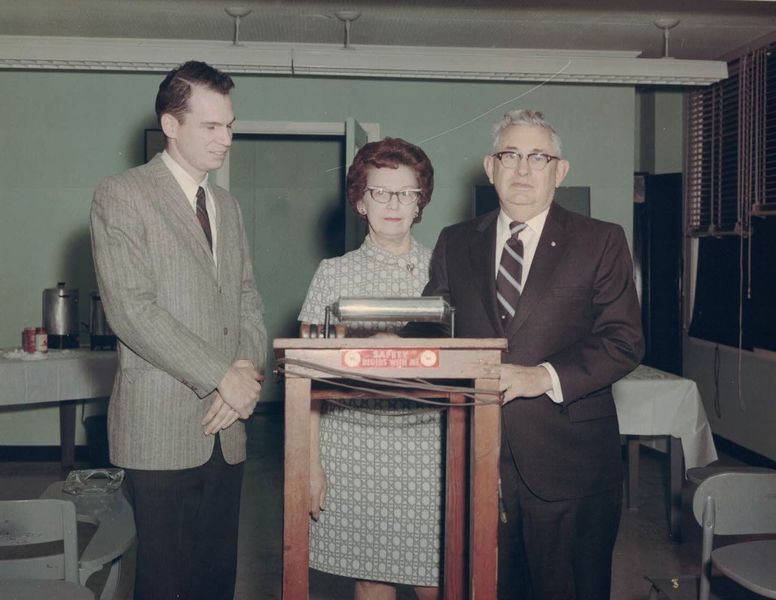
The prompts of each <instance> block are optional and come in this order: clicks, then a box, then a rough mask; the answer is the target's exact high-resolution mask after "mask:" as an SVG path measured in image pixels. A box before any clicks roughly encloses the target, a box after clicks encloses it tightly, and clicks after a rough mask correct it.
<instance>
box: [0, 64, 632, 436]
mask: <svg viewBox="0 0 776 600" xmlns="http://www.w3.org/2000/svg"><path fill="white" fill-rule="evenodd" d="M160 80H161V75H160V74H158V73H154V74H128V73H69V72H53V73H52V72H40V71H31V72H24V71H5V72H0V90H2V92H1V93H0V131H2V142H1V143H2V145H1V146H0V147H1V148H2V156H0V159H1V160H0V206H2V208H3V209H4V210H3V211H2V213H0V214H2V216H0V281H1V282H2V285H1V286H0V308H1V309H2V310H1V311H0V347H10V346H18V345H19V337H20V332H21V329H22V327H24V326H25V325H33V324H37V323H39V322H40V318H41V317H40V311H41V307H40V303H41V292H42V290H43V289H44V288H47V287H51V286H53V285H55V284H56V282H57V281H62V280H66V281H67V282H68V283H70V284H71V285H73V286H75V287H78V288H79V289H80V291H81V297H82V307H81V310H82V313H81V316H82V320H84V321H86V320H87V317H88V308H89V307H88V294H89V292H90V291H91V290H92V289H94V287H95V280H94V274H93V270H92V264H91V255H90V250H89V239H88V214H89V205H90V202H91V197H92V190H93V189H94V186H95V184H96V183H97V182H98V181H99V180H100V179H101V178H103V177H105V176H106V175H109V174H112V173H116V172H119V171H122V170H124V169H126V168H128V167H130V166H133V165H135V164H139V163H140V162H142V158H143V129H144V128H146V127H154V126H155V117H154V114H153V99H154V95H155V93H156V88H157V86H158V84H159V82H160ZM235 80H236V83H237V87H236V89H235V91H234V94H233V97H234V104H235V111H236V114H237V116H238V118H239V119H242V120H247V121H258V120H261V121H267V120H279V121H280V120H282V121H325V122H335V121H343V120H344V119H345V118H347V117H350V116H353V117H356V118H357V119H358V120H360V121H362V122H375V123H379V124H380V131H381V134H382V135H384V136H385V135H390V136H400V137H404V138H406V139H408V140H409V141H412V142H415V143H419V144H421V145H422V146H423V148H424V149H425V150H426V151H427V152H428V154H429V156H430V158H431V160H432V162H433V164H434V167H435V171H436V187H435V192H434V197H433V200H432V203H431V205H430V206H429V208H428V209H426V211H425V212H424V218H423V222H422V223H421V224H419V225H418V226H417V228H416V235H417V237H418V238H419V240H420V241H422V242H424V243H426V244H428V245H433V243H434V241H435V239H436V236H437V234H438V232H439V230H440V229H441V227H443V226H444V225H446V224H449V223H452V222H454V221H458V220H461V219H464V218H467V217H468V216H470V214H471V205H472V196H473V186H474V185H475V184H477V183H484V182H485V178H484V176H483V174H482V156H483V154H484V153H485V152H487V151H489V149H490V143H491V142H490V133H489V132H490V127H491V125H492V123H493V122H494V121H496V120H498V119H499V118H500V116H501V114H502V113H503V112H504V111H505V110H507V109H509V108H519V107H531V108H539V109H541V110H543V111H544V112H545V115H546V117H547V118H548V120H550V121H551V122H552V123H553V124H554V125H555V127H556V128H557V129H558V131H559V132H560V134H561V136H562V138H563V141H564V154H565V156H566V157H567V158H569V160H570V161H571V172H570V174H569V176H568V178H567V180H566V182H565V185H570V186H590V188H591V213H592V215H593V216H594V217H597V218H602V219H606V220H609V221H614V222H617V223H619V224H621V225H622V226H623V227H624V228H625V230H626V232H627V234H628V237H629V239H630V234H631V222H632V206H631V198H632V187H633V183H632V179H633V177H632V174H633V170H634V159H633V155H634V128H635V127H636V120H635V104H636V103H635V98H634V89H633V88H632V87H627V86H621V87H618V86H586V85H545V86H542V87H539V88H538V89H535V90H533V91H530V92H529V90H531V89H532V88H533V87H534V86H533V85H529V84H513V83H508V84H507V83H482V82H476V83H475V82H441V81H439V82H433V81H388V80H378V81H373V80H366V79H363V80H357V79H334V78H326V79H324V78H318V79H316V78H293V77H259V76H238V77H235ZM527 92H528V93H527ZM523 94H526V95H525V97H522V98H520V99H519V100H516V101H514V102H512V103H509V104H507V105H504V106H503V107H501V108H498V109H495V110H493V111H492V112H490V113H488V114H487V115H485V116H484V117H483V118H481V119H478V120H475V121H474V122H472V123H470V124H467V125H464V126H462V127H459V126H460V125H462V124H463V123H466V122H468V121H470V120H472V119H474V118H475V117H478V116H479V115H483V114H484V113H486V112H488V111H490V110H491V109H492V108H493V107H495V106H498V105H501V104H503V103H505V102H508V101H509V100H510V99H513V98H517V97H518V96H521V95H523ZM443 132H447V133H444V134H443V135H439V134H442V133H443ZM434 136H438V137H435V139H433V140H431V141H428V142H424V140H426V139H429V138H432V137H434ZM300 168H303V167H300ZM276 283H277V282H259V287H260V288H261V287H262V286H267V285H274V284H276ZM301 300H302V299H301V298H300V302H301ZM41 412H42V413H43V414H45V415H46V416H45V417H44V416H36V417H35V418H34V419H33V417H32V415H36V414H37V415H40V413H41ZM42 419H46V426H45V427H44V426H43V425H42V421H41V420H42ZM12 420H13V426H11V421H12ZM39 432H41V433H39ZM52 432H53V434H52ZM79 436H80V433H79ZM43 438H45V439H43ZM79 439H80V438H79ZM0 440H1V441H0V443H3V444H25V443H38V444H43V443H49V444H55V443H57V435H56V412H54V411H53V410H52V409H45V410H44V411H29V412H16V411H14V412H8V411H2V412H0Z"/></svg>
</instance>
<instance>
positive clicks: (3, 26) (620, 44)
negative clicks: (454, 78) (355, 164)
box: [0, 0, 776, 60]
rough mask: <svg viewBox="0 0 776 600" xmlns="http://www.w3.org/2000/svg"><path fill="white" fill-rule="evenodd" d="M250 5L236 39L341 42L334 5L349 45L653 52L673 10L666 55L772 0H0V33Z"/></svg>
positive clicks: (772, 9)
mask: <svg viewBox="0 0 776 600" xmlns="http://www.w3.org/2000/svg"><path fill="white" fill-rule="evenodd" d="M233 6H240V7H245V8H250V9H252V12H251V14H249V15H248V16H246V17H244V18H242V20H241V23H240V40H241V41H246V42H292V43H301V42H309V43H322V44H342V43H343V40H344V24H343V23H342V22H341V21H340V20H338V19H337V18H336V17H335V13H336V12H337V11H339V10H356V11H359V12H360V13H361V16H360V17H359V18H358V19H357V20H356V21H354V22H353V24H352V28H351V37H350V40H351V44H352V45H354V46H363V45H373V44H378V45H400V46H452V47H478V48H557V49H564V50H572V49H583V50H635V51H639V52H641V55H642V56H643V57H645V58H656V57H660V56H661V55H662V52H663V34H662V32H661V30H659V29H658V28H657V27H656V26H655V25H654V21H655V20H656V19H659V18H675V19H678V20H679V24H678V25H677V26H676V27H675V28H674V29H672V30H671V32H670V55H671V56H673V57H674V58H686V59H709V60H715V59H720V58H728V57H729V56H730V55H731V54H734V53H736V52H737V51H739V50H740V49H742V48H746V47H747V46H757V45H761V43H762V42H763V41H772V40H773V39H774V38H776V1H774V0H587V1H581V0H580V1H573V0H543V1H540V2H536V1H528V0H481V1H476V0H468V1H466V0H419V1H415V2H394V1H390V0H336V1H332V0H317V1H311V2H306V1H300V0H26V1H23V0H0V35H30V36H77V37H121V38H146V39H187V40H231V39H232V35H233V20H232V18H231V17H229V16H228V15H227V14H226V13H225V10H224V9H225V8H227V7H233Z"/></svg>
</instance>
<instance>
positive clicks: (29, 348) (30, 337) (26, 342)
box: [22, 327, 36, 353]
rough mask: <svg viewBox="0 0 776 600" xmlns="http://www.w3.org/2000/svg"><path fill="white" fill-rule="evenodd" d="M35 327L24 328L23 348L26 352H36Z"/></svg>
mask: <svg viewBox="0 0 776 600" xmlns="http://www.w3.org/2000/svg"><path fill="white" fill-rule="evenodd" d="M35 331H36V328H35V327H25V328H24V329H22V350H24V351H25V352H29V353H33V352H35Z"/></svg>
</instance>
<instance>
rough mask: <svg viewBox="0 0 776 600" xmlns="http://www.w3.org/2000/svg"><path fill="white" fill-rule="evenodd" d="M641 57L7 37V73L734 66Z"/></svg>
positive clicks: (461, 75) (681, 71) (681, 79)
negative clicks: (191, 67) (199, 63)
mask: <svg viewBox="0 0 776 600" xmlns="http://www.w3.org/2000/svg"><path fill="white" fill-rule="evenodd" d="M638 54H639V53H638V52H631V51H593V50H574V51H567V50H510V49H503V48H438V47H416V46H357V47H353V46H351V47H350V48H342V47H337V46H333V45H322V44H287V43H257V42H243V43H241V44H240V45H239V46H235V45H232V44H229V43H226V42H213V41H192V40H144V39H125V38H116V39H106V38H72V37H45V38H40V37H28V36H0V68H4V69H47V70H51V69H63V70H77V71H167V70H169V69H171V68H172V67H174V66H177V65H179V64H181V63H182V62H185V61H187V60H191V59H197V60H204V61H206V62H208V63H210V64H212V65H214V66H217V67H219V68H221V69H223V70H225V71H226V72H228V73H232V74H234V73H255V74H286V75H312V76H335V77H378V78H396V79H453V80H491V81H547V80H549V81H554V82H559V83H560V82H569V83H607V84H628V85H635V84H651V85H709V84H711V83H715V82H716V81H719V80H721V79H725V78H726V77H727V63H725V62H722V61H707V60H679V59H673V58H639V57H638Z"/></svg>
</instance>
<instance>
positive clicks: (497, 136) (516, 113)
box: [493, 108, 563, 157]
mask: <svg viewBox="0 0 776 600" xmlns="http://www.w3.org/2000/svg"><path fill="white" fill-rule="evenodd" d="M512 126H524V127H544V128H545V129H546V130H547V131H549V132H550V139H551V140H552V145H553V152H555V154H556V156H559V157H560V156H562V154H561V153H562V152H563V146H562V144H561V141H560V136H559V135H558V132H557V131H555V128H554V127H553V126H552V125H550V124H549V123H548V122H547V121H545V120H544V115H543V114H542V113H541V112H539V111H538V110H531V109H529V108H521V109H519V110H510V111H509V112H508V113H506V114H505V115H504V118H503V119H501V121H499V122H498V123H496V124H495V125H494V126H493V150H494V152H495V151H498V149H499V142H500V141H501V134H502V133H503V132H504V130H505V129H507V128H508V127H512Z"/></svg>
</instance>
